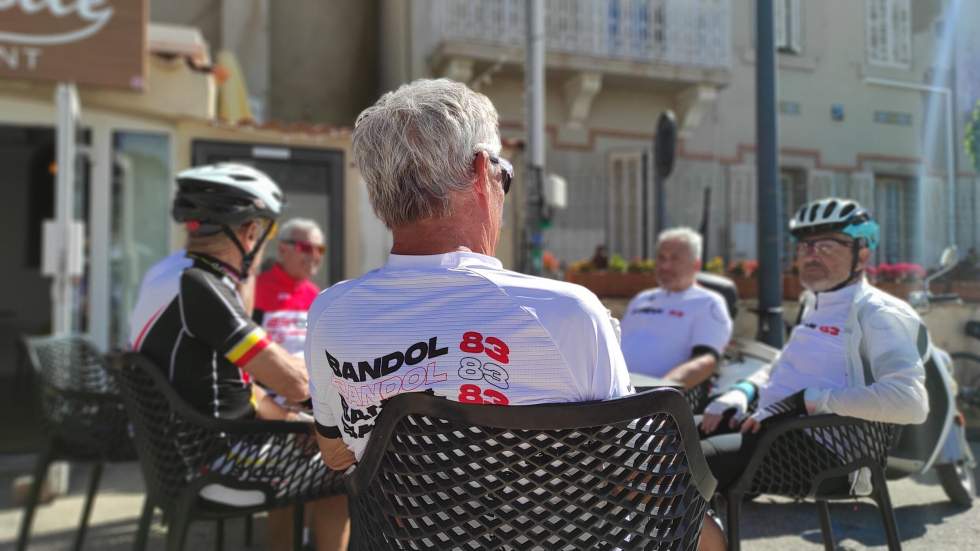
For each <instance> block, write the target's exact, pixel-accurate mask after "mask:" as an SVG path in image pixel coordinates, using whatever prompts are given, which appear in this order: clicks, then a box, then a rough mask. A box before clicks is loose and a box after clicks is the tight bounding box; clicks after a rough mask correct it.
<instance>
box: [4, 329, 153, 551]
mask: <svg viewBox="0 0 980 551" xmlns="http://www.w3.org/2000/svg"><path fill="white" fill-rule="evenodd" d="M21 344H22V347H23V353H24V357H25V358H26V363H27V364H28V365H30V366H31V367H32V368H33V369H32V372H33V376H34V381H36V384H35V385H33V387H34V389H35V390H36V397H37V401H38V404H39V408H38V411H39V412H40V414H41V428H42V431H43V433H44V436H45V442H44V445H43V446H42V448H41V450H40V452H39V453H38V457H37V462H36V463H35V466H34V480H33V482H32V484H31V489H30V493H29V494H28V497H27V503H26V505H25V507H24V516H23V518H22V519H21V526H20V532H19V533H18V536H17V550H18V551H23V550H24V549H26V548H27V544H28V543H29V540H30V535H31V525H32V524H33V521H34V513H35V511H36V509H37V504H38V500H39V499H40V496H41V489H42V488H43V487H44V482H45V479H46V477H47V473H48V467H49V466H50V465H51V463H52V462H54V461H59V460H66V461H77V462H91V463H93V467H92V473H91V475H90V479H89V485H88V491H87V492H86V495H85V502H84V505H83V507H82V515H81V519H80V520H79V523H78V529H77V531H76V532H75V540H74V542H73V544H72V548H73V549H76V550H78V549H81V547H82V544H83V542H84V540H85V531H86V529H87V528H88V521H89V516H90V515H91V512H92V506H93V503H94V502H95V494H96V493H97V492H98V488H99V482H100V480H101V478H102V468H103V466H104V464H105V462H107V461H134V460H136V452H135V450H134V449H133V444H132V441H131V440H130V438H129V434H128V431H127V425H128V420H127V417H126V410H125V408H124V406H123V403H122V398H121V397H120V396H119V392H118V389H117V388H116V386H115V383H114V381H113V380H112V378H111V377H110V376H109V373H108V372H107V371H106V370H105V358H104V356H103V355H102V354H101V353H100V352H99V351H98V350H97V349H96V348H95V345H93V344H92V343H90V342H89V341H88V340H86V339H85V338H83V337H81V336H65V337H21Z"/></svg>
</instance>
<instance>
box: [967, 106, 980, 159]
mask: <svg viewBox="0 0 980 551" xmlns="http://www.w3.org/2000/svg"><path fill="white" fill-rule="evenodd" d="M963 134H964V136H963V149H965V150H966V154H967V155H969V156H970V160H971V161H973V168H974V169H975V170H978V171H980V100H978V101H977V103H976V105H974V106H973V113H972V114H971V115H970V121H969V122H967V123H966V128H964V129H963Z"/></svg>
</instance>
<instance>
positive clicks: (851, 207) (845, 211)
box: [840, 203, 856, 217]
mask: <svg viewBox="0 0 980 551" xmlns="http://www.w3.org/2000/svg"><path fill="white" fill-rule="evenodd" d="M855 207H856V205H855V204H854V203H851V204H849V205H844V208H842V209H841V211H840V215H841V217H844V216H847V215H848V214H851V213H852V212H854V208H855Z"/></svg>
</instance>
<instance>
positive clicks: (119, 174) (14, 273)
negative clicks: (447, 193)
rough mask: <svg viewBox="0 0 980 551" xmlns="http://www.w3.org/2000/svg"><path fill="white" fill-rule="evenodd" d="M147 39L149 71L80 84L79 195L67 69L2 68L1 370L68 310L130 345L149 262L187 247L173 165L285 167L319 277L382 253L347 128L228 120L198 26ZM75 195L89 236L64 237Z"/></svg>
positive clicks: (333, 277)
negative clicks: (64, 102)
mask: <svg viewBox="0 0 980 551" xmlns="http://www.w3.org/2000/svg"><path fill="white" fill-rule="evenodd" d="M108 4H110V5H115V4H122V3H120V2H109V3H108ZM134 4H138V2H137V3H134ZM137 23H138V22H137ZM143 24H144V25H145V22H144V23H143ZM105 27H106V28H109V25H106V26H105ZM6 30H7V29H5V28H0V65H2V64H3V63H4V57H3V53H4V52H5V51H7V50H9V48H10V47H9V46H7V45H6V44H5V43H4V40H5V39H6V38H9V36H8V35H10V34H11V33H5V32H4V31H6ZM140 40H145V42H146V44H147V47H146V49H145V54H142V55H143V56H144V59H143V60H142V61H141V62H140V65H141V66H142V67H143V69H144V72H143V73H142V75H141V76H139V77H136V78H130V79H128V80H127V83H128V85H127V86H126V87H118V86H113V85H99V84H84V83H82V81H76V82H78V84H77V97H78V107H79V108H78V115H77V119H76V124H75V131H74V134H73V135H74V138H75V155H74V161H73V166H72V168H73V169H74V170H73V172H74V177H73V178H72V182H71V184H72V185H71V187H70V192H69V193H68V194H65V193H63V190H64V189H65V188H63V187H59V185H58V183H57V180H58V175H59V171H60V170H64V168H65V167H64V163H59V155H58V153H57V152H58V146H59V140H58V138H57V136H58V128H57V127H58V122H57V121H58V120H59V117H58V114H59V113H58V109H57V106H56V102H55V99H54V98H55V94H56V89H58V86H59V85H58V84H55V82H53V81H52V80H58V79H59V78H60V77H58V76H57V75H48V76H46V77H44V78H35V75H31V74H24V75H21V74H10V71H7V72H4V71H2V70H0V166H2V167H3V171H2V174H3V176H2V180H3V189H4V190H5V194H4V196H3V200H0V219H2V220H3V222H2V227H4V228H5V229H6V231H4V232H3V233H2V237H0V243H2V245H0V251H3V253H4V256H5V257H6V258H5V259H6V262H5V265H6V271H5V273H4V274H3V276H2V278H3V283H4V285H3V286H2V289H0V360H2V361H0V366H3V367H0V370H9V369H11V367H8V366H12V365H13V364H14V363H15V362H13V361H12V359H13V358H14V357H15V348H14V346H15V343H16V337H17V335H19V334H50V333H52V332H55V331H56V330H60V329H59V328H58V327H57V326H58V324H57V323H56V322H55V320H56V319H57V318H59V316H62V315H63V314H66V315H65V319H69V320H70V322H69V323H68V326H67V327H65V328H64V330H63V332H75V333H84V334H86V335H88V336H89V337H91V339H92V340H93V341H94V342H95V343H96V344H98V345H99V346H100V347H101V348H102V349H104V350H109V349H112V348H117V347H124V346H125V345H126V340H127V327H128V315H129V312H130V311H131V309H132V306H133V303H134V301H135V298H136V295H137V293H138V288H139V283H140V280H141V278H142V275H143V273H144V272H145V271H146V269H147V268H148V267H149V266H151V265H152V264H153V263H154V262H156V261H157V260H158V259H160V258H162V257H164V256H166V255H167V254H169V252H170V251H172V250H175V249H178V248H180V247H181V245H182V242H183V231H182V230H181V229H180V228H178V227H176V226H175V225H174V224H173V223H172V222H171V219H170V214H169V210H170V201H171V197H172V195H173V190H174V175H175V174H176V173H177V172H179V171H180V170H182V169H184V168H186V167H188V166H191V165H192V164H197V163H205V162H216V161H224V160H234V161H238V162H245V163H248V164H252V165H254V166H257V167H258V168H260V169H262V170H265V171H267V172H269V173H270V174H271V175H273V177H274V178H276V179H277V180H278V181H279V182H280V183H281V184H282V186H283V187H284V188H285V191H286V193H287V196H288V201H289V205H288V206H287V210H286V212H285V216H286V217H293V216H303V217H307V218H313V219H314V220H317V221H318V222H319V223H320V225H321V226H322V227H323V228H324V230H325V232H326V233H327V235H328V247H329V250H328V253H327V255H328V258H327V259H326V260H325V263H324V264H325V267H324V270H323V271H322V274H321V275H320V278H319V279H320V281H319V283H320V284H321V285H327V284H329V283H332V282H335V281H338V280H340V279H344V278H347V277H352V276H355V275H359V274H360V273H362V272H363V271H365V270H366V269H369V268H371V267H373V266H377V265H378V264H380V262H381V261H383V258H384V250H386V247H387V244H388V242H387V240H388V239H389V238H388V237H387V233H386V232H385V230H384V228H383V227H382V226H381V225H380V224H379V223H377V222H376V221H375V220H374V218H373V216H370V208H369V207H366V205H367V199H366V196H365V195H366V194H365V193H364V192H363V190H362V189H361V188H362V187H363V186H354V185H353V184H354V183H357V182H359V177H358V176H357V173H356V170H354V169H353V168H352V167H351V164H350V161H349V159H350V154H349V150H350V133H349V131H347V130H344V129H331V128H322V127H314V126H308V127H290V128H282V127H276V126H273V125H266V126H257V125H231V124H224V123H220V122H217V121H216V104H217V102H216V98H217V95H218V88H219V85H218V84H217V83H216V79H215V76H214V73H215V72H214V71H213V69H212V67H211V63H210V59H209V56H208V51H207V44H205V43H204V41H203V40H201V38H200V34H199V33H197V31H196V30H194V29H188V28H177V27H170V26H156V25H148V26H147V27H146V32H145V36H144V37H143V38H140ZM4 48H7V50H4ZM140 50H141V51H142V49H140ZM19 55H20V54H19ZM44 55H48V54H47V53H45V54H44ZM52 55H53V54H52ZM49 57H50V56H49ZM39 59H44V57H43V56H42V57H40V58H39ZM8 68H9V67H8ZM64 195H69V196H70V197H68V198H67V200H68V203H66V204H65V206H66V207H67V209H70V220H69V224H67V225H66V226H65V227H66V228H68V230H67V231H65V232H60V231H59V232H55V233H58V234H59V235H69V236H70V235H73V232H74V234H77V235H78V238H77V239H74V238H71V237H69V238H66V239H62V240H61V241H59V240H58V239H57V238H53V237H52V235H50V234H51V233H52V231H50V230H51V228H52V227H53V226H54V225H55V223H56V221H57V220H58V208H57V206H58V205H59V204H61V203H59V201H62V200H65V199H66V198H65V197H63V196H64ZM46 226H47V227H48V231H46V230H45V227H46ZM73 239H74V240H73ZM66 240H67V241H69V242H71V243H69V245H64V242H65V241H66ZM76 241H77V242H76ZM61 247H63V248H67V249H71V250H76V251H75V252H69V253H66V255H65V256H64V257H63V258H59V257H58V255H57V254H55V251H54V250H53V249H54V248H61ZM59 277H64V278H65V281H66V282H67V283H68V285H70V287H71V289H70V292H69V293H68V294H67V295H62V294H59V292H58V290H57V288H56V287H57V286H56V284H55V283H56V282H57V281H58V278H59ZM64 296H67V297H69V299H67V300H65V299H63V298H62V297H64ZM0 375H3V373H0Z"/></svg>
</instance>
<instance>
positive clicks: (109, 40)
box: [0, 0, 147, 90]
mask: <svg viewBox="0 0 980 551" xmlns="http://www.w3.org/2000/svg"><path fill="white" fill-rule="evenodd" d="M146 26H147V0H0V78H14V79H28V80H35V79H40V80H54V81H60V82H76V83H80V84H94V85H98V86H111V87H122V88H129V89H135V90H142V89H143V79H144V76H145V74H146Z"/></svg>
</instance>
